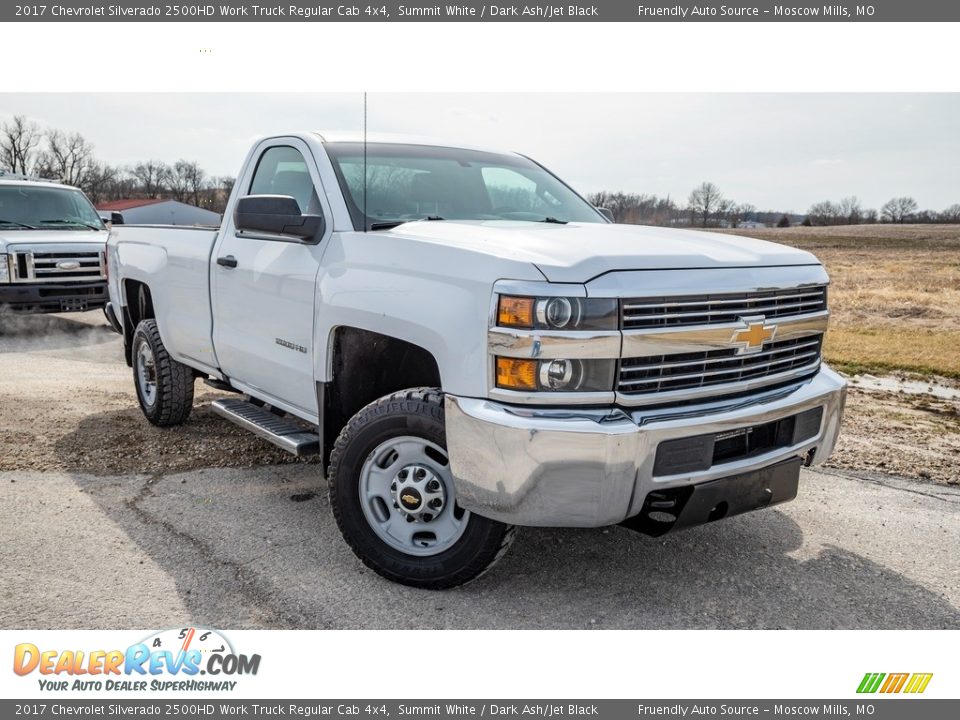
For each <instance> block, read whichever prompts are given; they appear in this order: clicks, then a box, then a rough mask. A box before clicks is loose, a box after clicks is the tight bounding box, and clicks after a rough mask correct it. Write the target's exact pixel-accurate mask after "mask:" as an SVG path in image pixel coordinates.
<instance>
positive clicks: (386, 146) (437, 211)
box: [324, 142, 604, 230]
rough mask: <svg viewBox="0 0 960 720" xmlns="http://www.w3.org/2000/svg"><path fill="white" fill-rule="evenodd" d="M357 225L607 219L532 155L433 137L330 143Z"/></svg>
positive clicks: (362, 226)
mask: <svg viewBox="0 0 960 720" xmlns="http://www.w3.org/2000/svg"><path fill="white" fill-rule="evenodd" d="M324 147H325V148H326V150H327V153H328V154H329V155H330V158H331V159H332V160H333V166H334V170H335V172H336V174H337V179H338V180H339V182H340V188H341V189H342V190H343V194H344V197H345V198H346V199H347V206H348V208H349V210H350V216H351V218H352V220H353V225H354V227H355V228H356V229H358V230H359V229H362V228H364V227H367V228H374V229H375V228H376V227H378V226H384V225H389V224H390V223H398V222H404V221H408V220H420V219H424V218H430V219H435V220H527V221H531V222H545V221H546V222H558V221H559V222H584V223H602V222H604V219H603V217H602V216H601V215H600V214H599V213H597V211H596V210H594V208H593V207H591V206H590V204H589V203H587V202H586V201H585V200H584V199H583V198H581V197H580V196H579V195H577V194H576V193H575V192H574V191H573V190H571V189H570V188H568V187H567V186H566V185H564V184H563V183H562V182H561V181H560V180H558V179H557V178H556V177H554V176H553V175H551V174H550V173H549V172H547V171H546V170H544V169H543V168H542V167H540V166H539V165H537V164H536V163H535V162H533V161H532V160H527V159H526V158H523V157H519V156H516V155H501V154H498V153H489V152H480V151H476V150H463V149H459V148H448V147H433V146H428V145H394V144H390V143H369V144H368V145H367V158H366V164H367V187H366V217H364V211H363V208H364V187H363V165H364V157H363V144H362V143H340V142H337V143H326V144H325V145H324Z"/></svg>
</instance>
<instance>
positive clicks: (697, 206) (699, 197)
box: [688, 182, 727, 227]
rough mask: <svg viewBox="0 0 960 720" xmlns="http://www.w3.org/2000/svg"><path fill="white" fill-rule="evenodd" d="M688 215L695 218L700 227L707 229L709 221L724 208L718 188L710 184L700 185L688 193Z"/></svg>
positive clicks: (724, 203) (722, 198) (723, 200)
mask: <svg viewBox="0 0 960 720" xmlns="http://www.w3.org/2000/svg"><path fill="white" fill-rule="evenodd" d="M688 203H689V208H690V214H691V216H693V217H694V218H696V219H697V220H698V221H699V223H700V226H701V227H707V224H708V223H709V222H710V220H711V219H712V218H713V217H714V216H715V215H717V214H718V213H720V212H721V211H722V210H723V209H725V207H726V203H727V201H726V200H725V199H724V197H723V194H722V193H721V192H720V188H718V187H717V186H716V185H714V184H713V183H712V182H703V183H700V185H698V186H697V187H695V188H694V189H693V191H692V192H691V193H690V199H689V200H688Z"/></svg>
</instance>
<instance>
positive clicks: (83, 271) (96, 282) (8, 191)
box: [0, 171, 108, 329]
mask: <svg viewBox="0 0 960 720" xmlns="http://www.w3.org/2000/svg"><path fill="white" fill-rule="evenodd" d="M107 234H108V232H107V228H106V226H105V225H104V224H103V222H102V221H101V220H100V217H99V215H98V214H97V211H96V210H95V209H94V207H93V205H92V204H91V203H90V201H89V200H88V199H87V196H86V195H84V194H83V191H82V190H80V189H79V188H75V187H71V186H69V185H62V184H60V183H58V182H54V181H51V180H42V179H39V178H32V177H27V176H24V175H18V174H13V173H8V172H5V171H0V311H13V312H24V313H47V312H78V311H82V310H94V309H99V308H103V307H105V306H106V304H107V278H106V264H105V259H104V258H105V252H106V243H107ZM0 329H2V328H0Z"/></svg>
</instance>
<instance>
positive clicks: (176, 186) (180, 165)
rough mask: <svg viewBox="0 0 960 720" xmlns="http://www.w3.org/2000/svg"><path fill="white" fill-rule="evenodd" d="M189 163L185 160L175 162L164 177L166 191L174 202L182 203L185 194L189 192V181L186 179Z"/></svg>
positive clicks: (185, 196)
mask: <svg viewBox="0 0 960 720" xmlns="http://www.w3.org/2000/svg"><path fill="white" fill-rule="evenodd" d="M188 166H189V163H188V162H187V161H186V160H177V161H176V162H175V163H174V164H173V165H172V166H171V167H170V169H169V171H168V172H167V176H166V185H167V190H168V191H170V195H172V196H173V199H174V200H179V201H180V202H184V201H185V200H186V199H187V193H188V192H189V191H190V180H189V178H188V174H189V169H188Z"/></svg>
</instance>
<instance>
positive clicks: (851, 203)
mask: <svg viewBox="0 0 960 720" xmlns="http://www.w3.org/2000/svg"><path fill="white" fill-rule="evenodd" d="M837 211H838V214H839V216H840V220H841V221H842V222H845V223H846V224H847V225H859V224H860V221H861V220H862V218H863V207H862V206H861V205H860V199H859V198H857V196H856V195H851V196H850V197H845V198H843V200H841V201H840V202H839V203H838V204H837Z"/></svg>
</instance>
